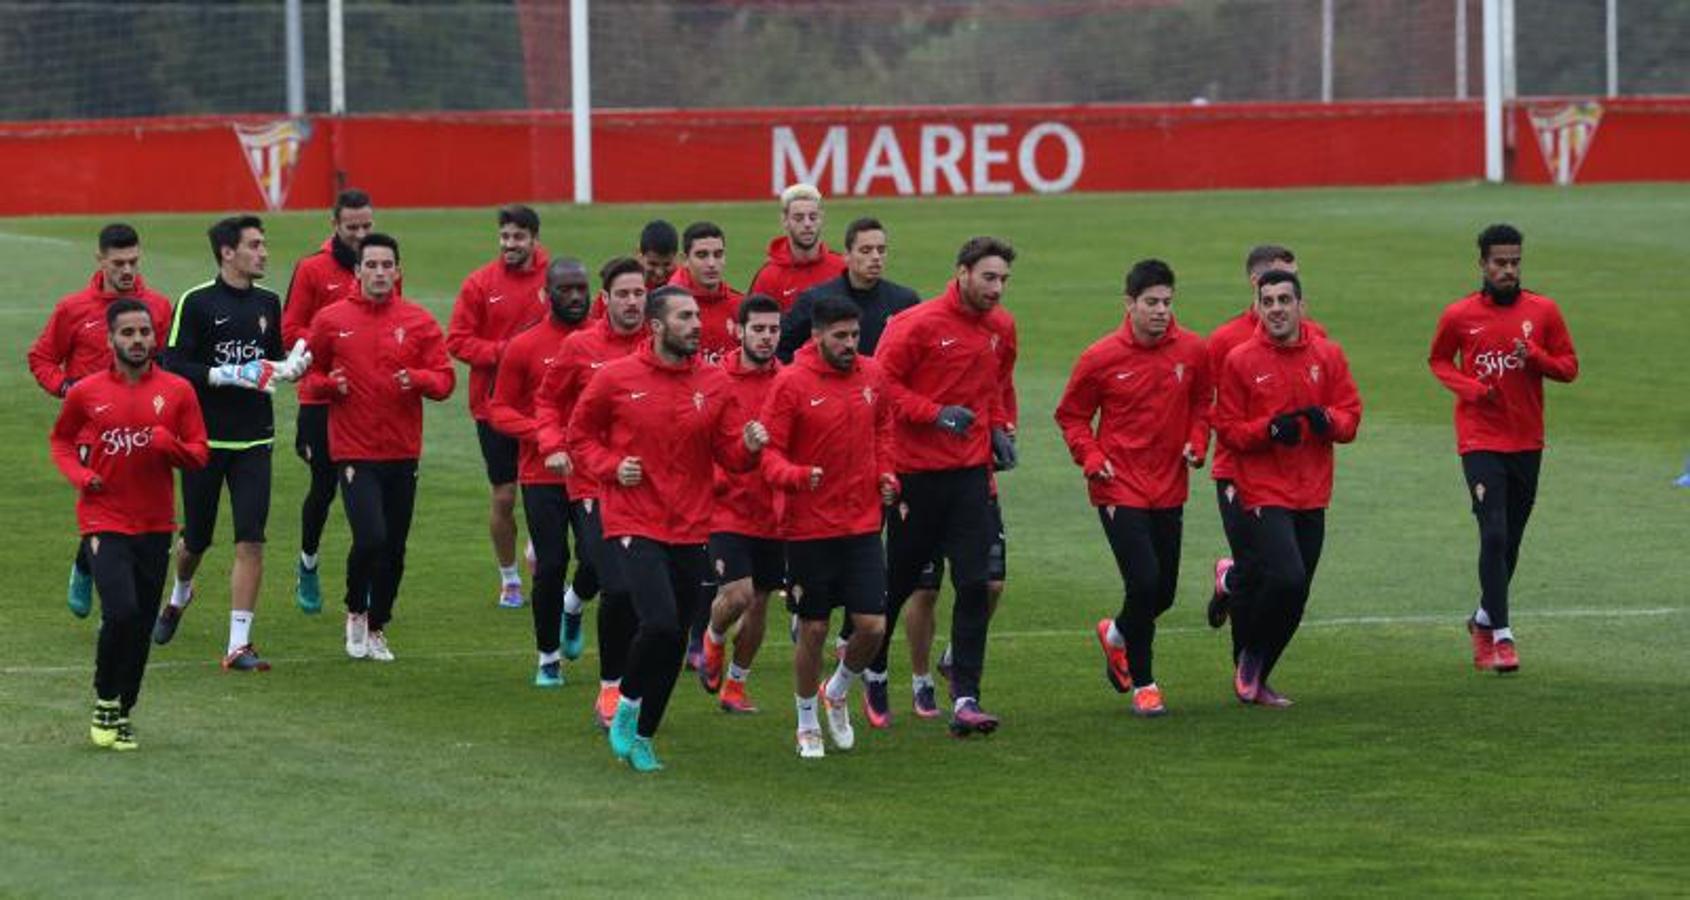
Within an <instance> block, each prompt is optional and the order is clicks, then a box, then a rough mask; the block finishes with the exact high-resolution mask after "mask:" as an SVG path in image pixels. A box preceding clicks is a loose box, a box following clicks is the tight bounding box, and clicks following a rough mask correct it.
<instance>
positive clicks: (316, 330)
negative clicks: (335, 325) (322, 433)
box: [299, 316, 340, 402]
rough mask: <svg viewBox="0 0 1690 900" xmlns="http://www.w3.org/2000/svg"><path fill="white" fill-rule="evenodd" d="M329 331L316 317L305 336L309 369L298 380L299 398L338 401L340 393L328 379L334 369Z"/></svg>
mask: <svg viewBox="0 0 1690 900" xmlns="http://www.w3.org/2000/svg"><path fill="white" fill-rule="evenodd" d="M330 330H331V327H330V326H329V325H328V324H327V323H326V322H324V321H323V317H322V316H318V317H317V319H316V321H314V322H312V323H311V330H310V332H308V333H307V334H306V335H305V346H306V347H307V348H308V349H310V351H311V368H310V369H307V370H306V372H305V377H304V378H301V379H300V380H299V395H300V396H301V397H315V398H317V399H320V400H328V401H331V402H332V401H334V400H338V399H340V391H338V390H336V389H335V383H334V379H332V378H330V377H329V372H330V371H332V370H333V369H334V340H333V338H331V337H330V336H329V331H330Z"/></svg>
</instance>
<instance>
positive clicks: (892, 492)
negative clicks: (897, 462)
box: [880, 472, 898, 506]
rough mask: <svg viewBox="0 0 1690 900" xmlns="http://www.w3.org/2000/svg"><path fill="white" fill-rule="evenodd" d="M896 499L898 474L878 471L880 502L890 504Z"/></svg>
mask: <svg viewBox="0 0 1690 900" xmlns="http://www.w3.org/2000/svg"><path fill="white" fill-rule="evenodd" d="M897 499H898V476H896V475H894V474H892V473H891V472H881V473H880V502H881V503H883V504H885V505H887V506H891V505H892V504H893V503H894V502H896V501H897Z"/></svg>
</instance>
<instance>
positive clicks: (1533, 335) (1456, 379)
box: [1427, 291, 1579, 453]
mask: <svg viewBox="0 0 1690 900" xmlns="http://www.w3.org/2000/svg"><path fill="white" fill-rule="evenodd" d="M1515 339H1520V340H1524V341H1525V342H1526V348H1527V355H1526V359H1525V361H1524V362H1522V361H1520V360H1518V359H1516V358H1514V356H1513V352H1514V341H1515ZM1427 362H1428V363H1430V364H1431V367H1432V374H1434V375H1436V376H1438V380H1439V381H1441V382H1443V383H1444V386H1445V387H1447V388H1449V389H1450V391H1451V392H1453V393H1454V394H1455V443H1456V449H1457V451H1458V452H1461V453H1471V452H1473V451H1475V450H1490V451H1494V452H1498V453H1518V452H1521V451H1526V450H1541V449H1543V379H1545V378H1551V379H1554V380H1555V381H1572V380H1573V379H1574V378H1577V377H1578V374H1579V360H1578V354H1577V353H1575V352H1574V351H1573V338H1572V335H1570V334H1568V333H1567V323H1566V322H1565V321H1563V320H1562V319H1561V310H1560V309H1559V308H1557V307H1556V305H1555V301H1553V300H1551V299H1549V298H1548V297H1545V296H1542V295H1541V294H1534V293H1531V292H1530V291H1521V292H1520V297H1519V299H1518V300H1515V301H1514V302H1513V303H1512V304H1510V305H1508V306H1502V305H1499V304H1498V303H1496V302H1495V301H1494V300H1492V299H1491V298H1490V297H1488V296H1486V295H1484V294H1482V293H1478V294H1468V295H1467V296H1465V297H1463V298H1461V299H1460V300H1457V301H1455V302H1454V303H1452V304H1450V305H1449V307H1448V308H1447V309H1445V310H1444V314H1443V316H1442V317H1440V318H1439V319H1438V331H1437V334H1435V335H1434V336H1433V337H1432V352H1431V356H1430V358H1429V359H1428V360H1427ZM1492 387H1494V388H1496V393H1495V395H1491V394H1490V389H1491V388H1492Z"/></svg>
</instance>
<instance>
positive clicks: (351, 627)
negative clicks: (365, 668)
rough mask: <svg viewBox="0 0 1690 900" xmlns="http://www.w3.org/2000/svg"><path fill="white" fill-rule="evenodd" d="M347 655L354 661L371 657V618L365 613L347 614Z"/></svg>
mask: <svg viewBox="0 0 1690 900" xmlns="http://www.w3.org/2000/svg"><path fill="white" fill-rule="evenodd" d="M346 655H347V656H350V657H352V658H353V659H364V658H366V657H368V656H369V655H370V617H369V616H368V615H366V614H365V613H347V614H346Z"/></svg>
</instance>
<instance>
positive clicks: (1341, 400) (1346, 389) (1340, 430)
mask: <svg viewBox="0 0 1690 900" xmlns="http://www.w3.org/2000/svg"><path fill="white" fill-rule="evenodd" d="M1327 347H1328V348H1330V350H1331V352H1330V353H1328V354H1327V369H1328V370H1329V371H1330V372H1331V376H1330V379H1329V380H1328V382H1327V385H1328V386H1327V391H1328V394H1327V403H1326V415H1327V418H1329V419H1331V420H1332V433H1331V434H1330V435H1328V439H1329V440H1331V441H1332V443H1334V444H1348V443H1349V442H1351V441H1353V440H1355V439H1356V431H1357V430H1358V429H1359V428H1361V393H1360V392H1359V391H1357V390H1356V382H1355V378H1354V377H1352V376H1351V375H1350V361H1349V360H1348V359H1346V358H1345V356H1344V351H1343V350H1342V349H1341V348H1339V346H1338V345H1337V344H1335V343H1332V344H1328V345H1327Z"/></svg>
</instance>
